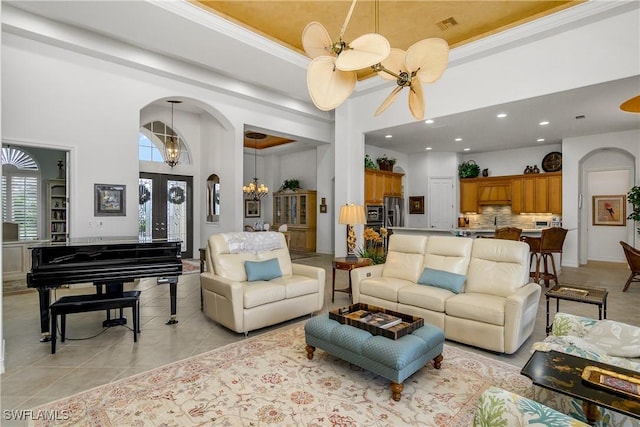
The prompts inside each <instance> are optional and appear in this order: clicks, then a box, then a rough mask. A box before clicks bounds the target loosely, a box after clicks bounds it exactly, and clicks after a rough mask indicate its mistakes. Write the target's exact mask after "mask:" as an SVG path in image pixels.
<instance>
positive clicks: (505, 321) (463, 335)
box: [351, 234, 541, 354]
mask: <svg viewBox="0 0 640 427" xmlns="http://www.w3.org/2000/svg"><path fill="white" fill-rule="evenodd" d="M425 267H428V268H430V269H434V270H439V271H445V272H449V273H456V274H459V275H463V276H465V278H466V279H465V280H464V285H463V289H462V291H461V292H460V293H455V292H452V291H450V290H448V289H443V288H441V287H436V286H431V285H421V284H418V280H419V278H420V277H421V275H422V273H423V270H424V268H425ZM351 279H352V287H353V289H352V293H353V301H354V302H362V303H367V304H372V305H376V306H380V307H384V308H387V309H390V310H395V311H399V312H401V313H406V314H411V315H414V316H419V317H422V318H423V319H424V320H425V322H428V323H431V324H433V325H436V326H438V327H439V328H442V329H443V330H444V332H445V336H446V338H447V339H450V340H453V341H458V342H461V343H464V344H470V345H473V346H476V347H480V348H484V349H487V350H491V351H495V352H500V353H508V354H511V353H513V352H515V351H516V350H517V349H518V348H519V347H520V346H521V345H522V343H523V342H524V341H525V340H526V339H527V338H528V337H529V336H530V335H531V333H532V332H533V328H534V323H535V319H536V314H537V311H538V303H539V300H540V292H541V290H540V286H539V285H537V284H536V283H530V282H529V246H528V245H527V244H526V243H524V242H518V241H512V240H501V239H471V238H466V237H453V236H431V237H427V236H418V235H401V234H394V235H392V236H391V237H390V240H389V252H388V254H387V260H386V263H385V264H378V265H373V266H370V267H362V268H357V269H354V270H352V272H351Z"/></svg>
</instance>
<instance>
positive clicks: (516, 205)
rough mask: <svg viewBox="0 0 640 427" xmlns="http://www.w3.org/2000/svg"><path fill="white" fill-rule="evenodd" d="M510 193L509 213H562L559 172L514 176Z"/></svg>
mask: <svg viewBox="0 0 640 427" xmlns="http://www.w3.org/2000/svg"><path fill="white" fill-rule="evenodd" d="M511 191H512V200H511V213H514V214H518V213H543V212H549V213H553V214H561V213H562V174H561V173H560V172H549V173H544V174H527V175H517V176H514V177H512V180H511Z"/></svg>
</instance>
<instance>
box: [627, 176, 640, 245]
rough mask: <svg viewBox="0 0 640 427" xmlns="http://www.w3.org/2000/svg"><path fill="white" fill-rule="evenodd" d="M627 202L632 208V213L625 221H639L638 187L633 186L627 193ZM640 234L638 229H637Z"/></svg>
mask: <svg viewBox="0 0 640 427" xmlns="http://www.w3.org/2000/svg"><path fill="white" fill-rule="evenodd" d="M627 201H628V202H629V203H631V206H633V211H631V213H630V214H629V215H628V216H627V219H632V220H634V221H636V222H638V221H640V187H639V186H637V185H634V186H633V187H631V190H629V192H628V193H627ZM637 232H638V234H640V228H638V229H637Z"/></svg>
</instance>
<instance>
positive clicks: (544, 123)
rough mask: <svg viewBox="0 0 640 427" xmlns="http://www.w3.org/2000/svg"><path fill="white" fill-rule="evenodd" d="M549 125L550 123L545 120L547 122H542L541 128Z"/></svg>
mask: <svg viewBox="0 0 640 427" xmlns="http://www.w3.org/2000/svg"><path fill="white" fill-rule="evenodd" d="M548 124H549V122H548V121H546V120H545V121H543V122H540V126H546V125H548Z"/></svg>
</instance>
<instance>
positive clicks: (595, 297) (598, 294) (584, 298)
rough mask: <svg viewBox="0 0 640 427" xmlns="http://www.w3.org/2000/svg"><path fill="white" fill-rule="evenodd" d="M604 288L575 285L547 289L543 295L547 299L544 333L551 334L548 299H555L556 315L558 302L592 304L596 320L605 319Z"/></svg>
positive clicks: (605, 300) (605, 298)
mask: <svg viewBox="0 0 640 427" xmlns="http://www.w3.org/2000/svg"><path fill="white" fill-rule="evenodd" d="M608 293H609V292H608V291H607V290H606V289H605V288H591V287H587V286H577V285H556V286H554V287H553V288H551V289H549V290H548V291H547V292H546V293H545V294H544V295H545V298H546V299H547V324H546V332H547V335H549V332H551V324H549V299H550V298H555V299H556V313H557V312H558V311H559V310H560V300H561V299H562V300H566V301H575V302H581V303H585V304H594V305H597V306H598V319H599V320H602V319H603V318H604V319H606V318H607V295H608Z"/></svg>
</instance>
